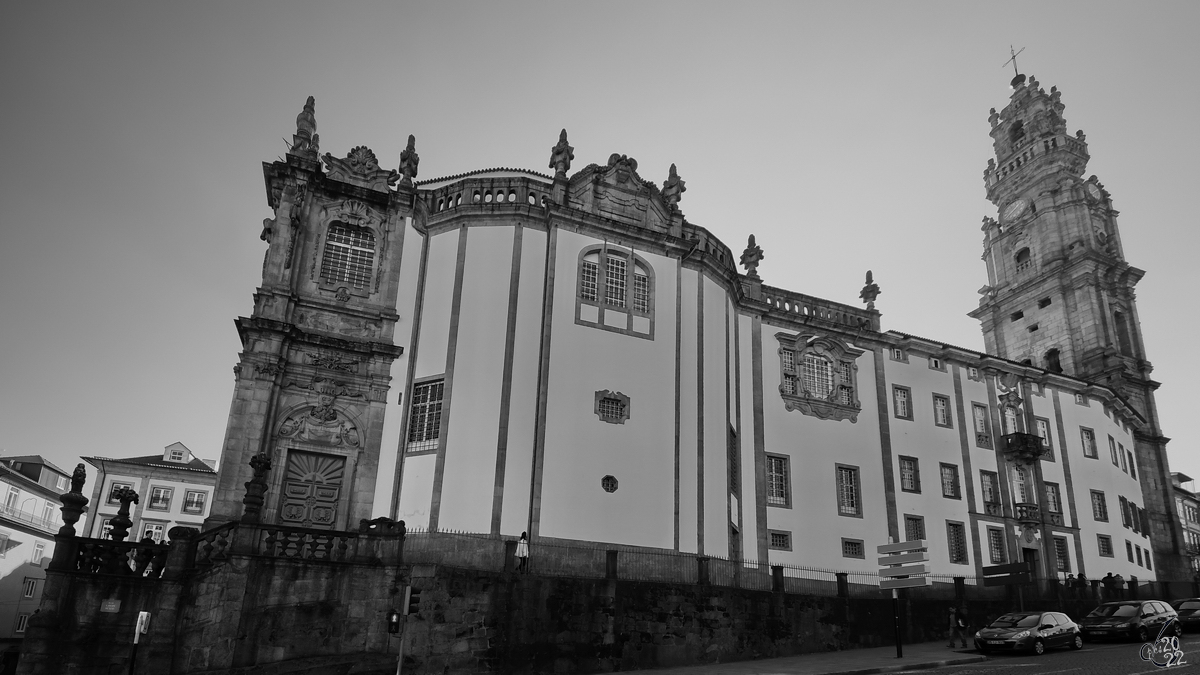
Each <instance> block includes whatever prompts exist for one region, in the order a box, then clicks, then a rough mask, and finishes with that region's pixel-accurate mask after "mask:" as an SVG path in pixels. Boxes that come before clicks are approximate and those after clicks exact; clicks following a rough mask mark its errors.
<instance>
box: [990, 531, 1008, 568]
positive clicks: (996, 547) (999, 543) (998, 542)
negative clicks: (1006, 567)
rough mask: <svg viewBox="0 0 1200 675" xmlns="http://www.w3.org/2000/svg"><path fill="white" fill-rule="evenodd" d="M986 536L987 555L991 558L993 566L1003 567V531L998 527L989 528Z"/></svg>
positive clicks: (1004, 559) (1004, 558)
mask: <svg viewBox="0 0 1200 675" xmlns="http://www.w3.org/2000/svg"><path fill="white" fill-rule="evenodd" d="M987 534H988V555H990V556H991V560H992V564H993V565H1003V564H1004V562H1005V561H1006V557H1005V546H1004V530H1002V529H1000V528H998V527H989V528H988V529H987Z"/></svg>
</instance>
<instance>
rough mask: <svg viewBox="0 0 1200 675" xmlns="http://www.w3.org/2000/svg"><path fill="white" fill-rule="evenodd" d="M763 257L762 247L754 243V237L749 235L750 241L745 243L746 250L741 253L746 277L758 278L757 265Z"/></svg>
mask: <svg viewBox="0 0 1200 675" xmlns="http://www.w3.org/2000/svg"><path fill="white" fill-rule="evenodd" d="M764 257H765V256H763V252H762V247H761V246H759V245H758V244H755V243H754V235H750V240H749V241H748V242H747V243H746V250H745V251H742V267H745V268H746V276H748V277H750V278H752V279H757V278H758V263H760V262H762V259H763V258H764Z"/></svg>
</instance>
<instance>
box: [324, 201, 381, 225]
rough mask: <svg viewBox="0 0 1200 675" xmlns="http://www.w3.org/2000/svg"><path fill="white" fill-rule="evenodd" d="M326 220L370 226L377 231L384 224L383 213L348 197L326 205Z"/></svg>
mask: <svg viewBox="0 0 1200 675" xmlns="http://www.w3.org/2000/svg"><path fill="white" fill-rule="evenodd" d="M325 220H327V221H328V220H340V221H342V222H343V223H346V224H348V225H355V226H357V227H368V228H371V229H373V230H375V231H376V232H378V231H380V230H381V229H382V225H383V215H382V214H380V213H379V212H378V211H376V210H375V209H373V208H371V207H369V206H367V205H366V204H364V203H362V202H360V201H358V200H357V199H346V200H344V201H341V202H338V203H336V204H331V205H329V206H326V207H325Z"/></svg>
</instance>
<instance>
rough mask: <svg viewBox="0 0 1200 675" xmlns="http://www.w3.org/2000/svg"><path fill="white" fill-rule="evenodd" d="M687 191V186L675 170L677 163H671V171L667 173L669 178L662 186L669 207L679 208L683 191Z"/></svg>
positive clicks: (674, 209)
mask: <svg viewBox="0 0 1200 675" xmlns="http://www.w3.org/2000/svg"><path fill="white" fill-rule="evenodd" d="M684 192H687V187H685V183H684V181H683V179H682V178H680V177H679V174H678V173H677V172H676V171H675V165H674V164H672V165H671V171H670V173H668V174H667V180H666V181H665V182H664V183H663V186H662V196H663V201H665V202H666V203H667V208H669V209H671V210H672V211H678V210H679V200H680V198H681V197H682V195H683V193H684Z"/></svg>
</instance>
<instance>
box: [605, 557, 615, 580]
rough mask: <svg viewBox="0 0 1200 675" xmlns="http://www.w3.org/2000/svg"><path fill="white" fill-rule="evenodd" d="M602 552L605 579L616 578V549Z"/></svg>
mask: <svg viewBox="0 0 1200 675" xmlns="http://www.w3.org/2000/svg"><path fill="white" fill-rule="evenodd" d="M604 554H605V555H604V578H605V579H616V578H617V552H616V551H605V552H604Z"/></svg>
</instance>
